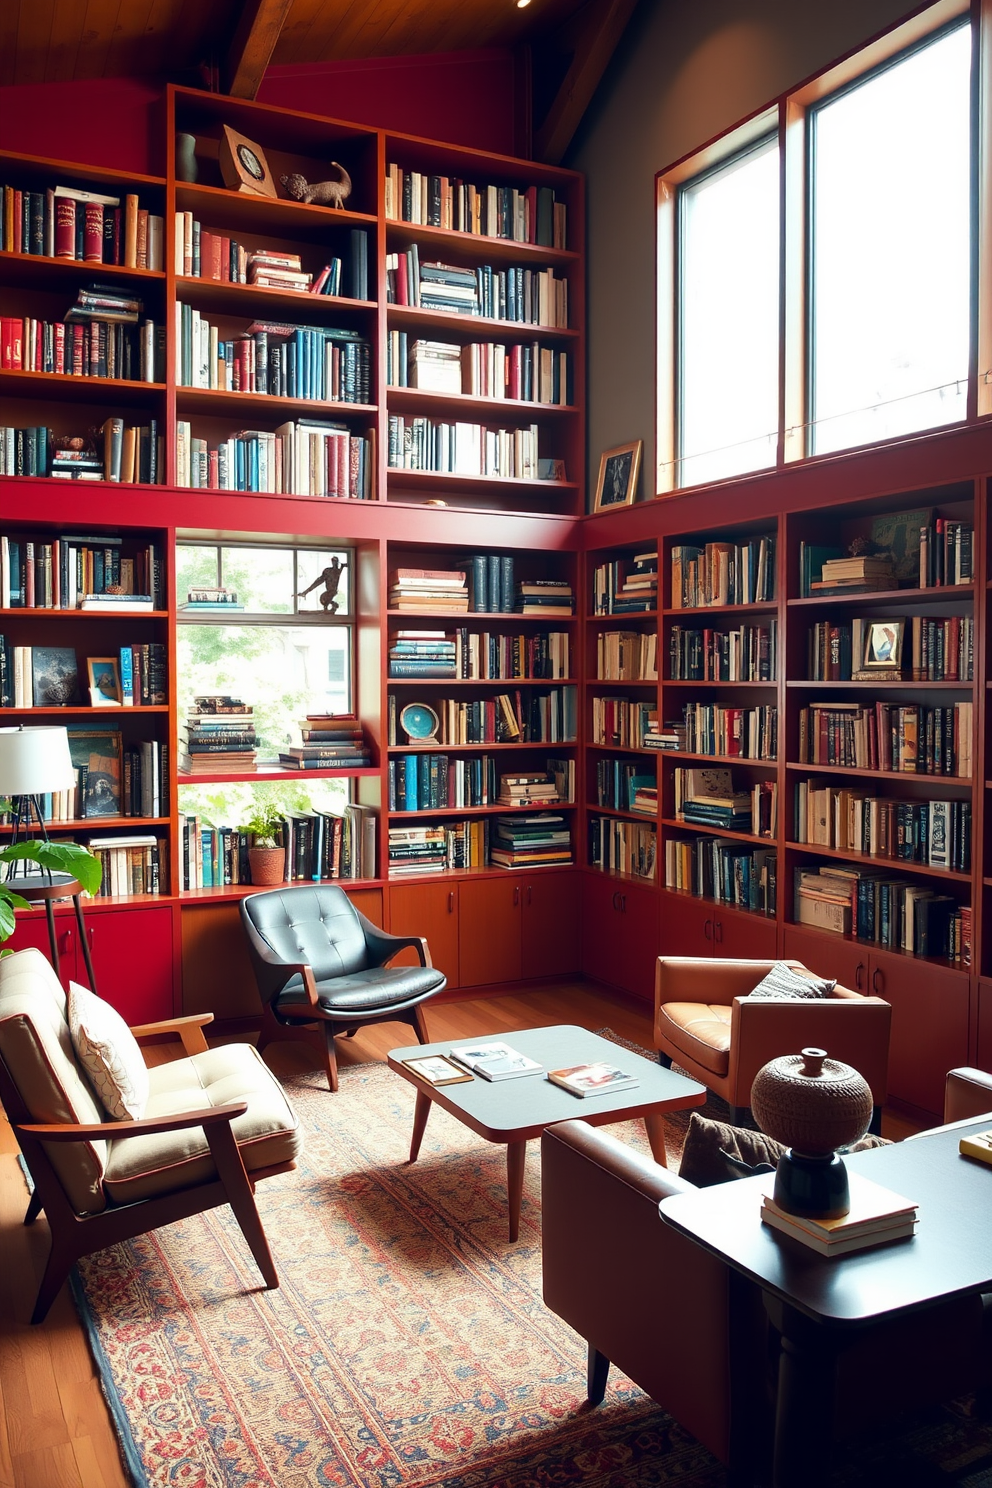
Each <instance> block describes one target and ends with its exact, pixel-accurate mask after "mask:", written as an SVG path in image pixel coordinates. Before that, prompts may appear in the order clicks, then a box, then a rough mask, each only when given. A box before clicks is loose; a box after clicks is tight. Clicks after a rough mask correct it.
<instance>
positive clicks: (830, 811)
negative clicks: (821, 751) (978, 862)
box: [795, 780, 971, 873]
mask: <svg viewBox="0 0 992 1488" xmlns="http://www.w3.org/2000/svg"><path fill="white" fill-rule="evenodd" d="M795 836H796V841H797V842H809V843H812V844H814V845H815V846H817V847H834V848H838V849H839V850H842V851H846V852H860V853H868V854H869V855H870V856H871V857H873V858H896V859H901V860H902V861H904V862H909V863H927V864H929V866H930V867H931V868H948V869H951V870H953V871H955V872H958V873H968V872H970V871H971V802H970V801H943V800H937V801H898V800H893V799H891V798H890V797H888V796H874V795H872V794H871V793H870V792H869V791H867V790H864V789H858V788H857V787H851V786H846V785H840V786H838V785H831V784H830V782H829V781H822V780H800V781H797V782H796V805H795Z"/></svg>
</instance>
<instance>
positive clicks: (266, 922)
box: [244, 884, 376, 1002]
mask: <svg viewBox="0 0 992 1488" xmlns="http://www.w3.org/2000/svg"><path fill="white" fill-rule="evenodd" d="M244 913H245V915H246V916H247V918H248V920H249V921H250V923H251V926H252V928H253V929H254V931H255V933H256V934H257V935H258V936H259V938H260V939H261V940H263V941H264V942H265V944H266V945H267V946H268V947H269V948H270V949H271V950H273V951H275V953H276V955H277V956H279V957H281V958H282V960H284V961H306V962H307V963H308V964H309V965H310V966H311V967H312V968H313V974H314V977H315V978H316V980H317V981H318V982H322V981H326V980H328V979H329V978H331V977H339V976H350V975H351V974H352V973H353V972H356V971H365V970H366V969H367V968H368V967H369V966H374V965H375V964H376V962H375V959H374V958H371V957H370V956H369V948H368V943H367V941H366V936H365V926H364V924H363V917H362V916H361V915H360V914H359V912H358V910H357V909H356V908H355V906H354V905H353V904H352V902H351V900H350V899H349V898H348V896H347V894H346V893H345V892H344V889H341V888H338V886H337V884H314V886H313V888H310V887H308V886H306V887H305V886H302V885H296V886H295V887H294V888H292V889H288V890H286V891H285V892H279V891H278V890H276V891H275V892H272V893H265V894H251V895H249V897H248V898H247V899H245V900H244ZM255 966H256V969H257V973H258V976H259V990H260V991H261V992H262V996H263V998H264V999H265V1000H266V1001H268V1002H271V1001H272V999H273V997H275V996H276V994H277V993H278V992H279V991H281V989H282V988H283V987H284V986H285V985H286V977H285V973H284V972H280V971H279V969H278V968H276V967H271V966H266V964H265V963H264V962H261V961H258V960H255Z"/></svg>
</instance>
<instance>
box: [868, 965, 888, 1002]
mask: <svg viewBox="0 0 992 1488" xmlns="http://www.w3.org/2000/svg"><path fill="white" fill-rule="evenodd" d="M880 977H881V982H880V981H879V978H880ZM871 990H872V991H873V992H874V994H875V996H876V997H881V995H882V993H883V992H884V991H885V972H884V971H883V970H882V968H881V967H880V966H876V967H875V970H874V971H873V972H872V974H871Z"/></svg>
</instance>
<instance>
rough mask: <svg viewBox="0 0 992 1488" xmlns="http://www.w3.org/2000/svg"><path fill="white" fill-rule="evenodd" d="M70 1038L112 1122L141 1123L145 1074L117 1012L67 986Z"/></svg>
mask: <svg viewBox="0 0 992 1488" xmlns="http://www.w3.org/2000/svg"><path fill="white" fill-rule="evenodd" d="M68 1002H69V1035H70V1037H71V1039H72V1044H73V1048H74V1049H75V1051H76V1056H77V1058H78V1059H79V1062H80V1064H81V1065H82V1066H83V1068H84V1070H85V1071H86V1073H87V1075H88V1076H89V1080H90V1084H91V1085H92V1086H93V1089H94V1090H95V1091H96V1093H97V1095H98V1096H99V1098H100V1100H101V1101H102V1102H103V1105H104V1107H105V1108H106V1110H107V1112H108V1113H109V1114H110V1115H111V1116H113V1118H114V1120H115V1121H140V1120H141V1117H142V1116H143V1115H144V1114H145V1107H146V1106H147V1104H148V1070H147V1069H146V1067H145V1061H144V1060H143V1059H142V1057H141V1050H140V1049H139V1047H138V1041H137V1039H136V1038H135V1036H134V1034H133V1033H132V1032H131V1030H130V1028H128V1026H127V1024H126V1023H125V1022H124V1019H123V1018H122V1017H121V1015H120V1013H119V1012H117V1010H116V1008H112V1007H111V1006H110V1003H109V1002H104V1000H103V998H102V997H97V995H96V993H95V992H90V991H89V990H88V988H86V987H81V986H80V985H79V983H78V982H70V983H69V999H68Z"/></svg>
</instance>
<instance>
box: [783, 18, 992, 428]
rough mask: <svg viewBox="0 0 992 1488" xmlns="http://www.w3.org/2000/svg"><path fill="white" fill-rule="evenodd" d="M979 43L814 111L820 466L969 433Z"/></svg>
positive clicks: (866, 83) (963, 35) (958, 36)
mask: <svg viewBox="0 0 992 1488" xmlns="http://www.w3.org/2000/svg"><path fill="white" fill-rule="evenodd" d="M970 67H971V29H970V27H969V26H968V25H962V26H958V27H956V28H955V29H954V30H953V31H950V32H948V33H945V34H944V35H943V36H940V37H939V38H938V39H936V40H935V41H932V42H931V43H930V44H929V45H926V46H923V47H920V48H919V49H918V50H916V51H914V52H912V53H910V54H909V56H906V57H903V58H902V59H901V60H898V61H896V62H894V63H893V64H891V65H889V66H887V67H884V68H882V69H881V70H880V71H877V72H875V73H873V74H871V75H870V76H869V77H868V78H866V79H864V80H863V81H862V82H859V83H857V84H855V85H854V86H852V87H850V88H848V89H846V90H845V91H844V92H842V93H840V94H839V95H835V96H834V97H832V98H829V99H827V100H826V101H825V102H824V103H822V104H819V105H818V106H817V107H815V108H814V109H812V110H811V111H810V116H809V127H810V163H811V171H810V175H811V203H812V207H811V221H810V265H811V271H812V272H811V287H812V293H811V296H810V310H811V323H810V341H811V359H810V388H809V393H810V414H811V418H810V425H811V428H810V446H809V453H811V454H817V453H821V452H823V451H827V450H835V449H840V448H845V447H847V446H850V445H856V444H868V443H870V442H872V441H874V440H878V439H888V438H891V437H893V436H895V435H899V434H906V433H910V432H912V431H914V430H916V429H926V428H932V427H935V426H937V425H940V424H949V423H953V422H954V421H955V420H959V419H963V418H964V417H965V412H966V404H967V382H968V331H969V322H970V313H969V310H970V272H969V238H970V232H969V228H970V168H971V166H970V155H971V152H970V109H969V96H970V92H969V74H970Z"/></svg>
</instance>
